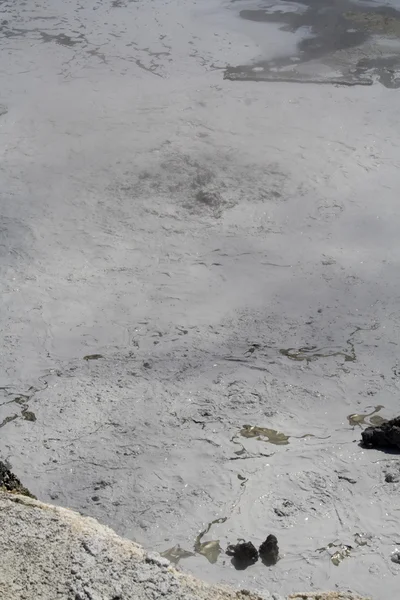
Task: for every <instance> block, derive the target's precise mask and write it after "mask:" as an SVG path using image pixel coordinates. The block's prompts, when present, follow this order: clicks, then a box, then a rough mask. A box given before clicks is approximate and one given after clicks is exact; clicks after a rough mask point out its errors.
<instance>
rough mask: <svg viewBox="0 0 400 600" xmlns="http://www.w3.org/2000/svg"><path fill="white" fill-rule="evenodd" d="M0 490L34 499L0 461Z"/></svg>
mask: <svg viewBox="0 0 400 600" xmlns="http://www.w3.org/2000/svg"><path fill="white" fill-rule="evenodd" d="M0 490H3V491H6V492H12V493H13V494H22V495H23V496H29V497H30V498H35V496H34V495H33V494H31V493H30V491H29V490H27V489H26V487H24V486H23V485H22V483H21V482H20V480H19V479H18V477H16V476H15V475H14V473H11V471H10V470H9V469H8V468H7V466H6V465H5V464H4V463H3V462H2V461H1V460H0Z"/></svg>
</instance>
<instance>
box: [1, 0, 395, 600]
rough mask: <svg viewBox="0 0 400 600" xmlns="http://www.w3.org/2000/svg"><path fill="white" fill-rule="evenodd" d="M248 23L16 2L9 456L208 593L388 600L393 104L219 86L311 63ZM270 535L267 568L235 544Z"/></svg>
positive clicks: (7, 321)
mask: <svg viewBox="0 0 400 600" xmlns="http://www.w3.org/2000/svg"><path fill="white" fill-rule="evenodd" d="M245 4H246V3H245ZM374 6H375V5H374ZM279 7H280V9H282V7H281V6H280V5H278V8H279ZM252 8H254V6H253V5H252V6H251V7H250V6H249V4H248V3H247V5H243V6H241V7H238V5H237V4H236V3H220V2H217V1H216V0H212V1H211V0H203V1H202V2H201V3H194V1H192V0H188V1H187V2H186V1H185V2H180V1H178V0H165V1H161V0H154V2H151V3H148V2H144V1H141V2H128V1H124V2H118V3H112V2H111V1H106V0H97V1H96V2H93V3H86V2H85V3H83V2H79V1H78V0H67V1H64V2H61V1H60V0H59V1H58V0H54V1H52V2H51V3H50V2H48V1H47V0H27V1H26V2H25V4H23V5H20V3H15V2H9V1H7V2H2V3H0V11H1V20H0V23H1V31H0V44H1V51H2V73H1V74H0V77H1V82H2V86H1V98H0V105H1V108H0V113H1V115H0V128H1V136H0V148H1V155H2V162H1V175H2V178H1V181H2V188H1V192H2V194H1V217H0V253H1V254H0V271H1V273H0V278H1V281H2V294H1V303H2V304H1V307H0V308H1V310H0V336H1V342H2V348H3V353H2V360H1V365H0V426H1V429H0V432H1V435H0V455H1V457H2V460H3V461H4V462H6V461H8V462H7V464H10V468H11V470H12V471H13V472H14V473H15V474H16V475H17V477H18V478H19V479H20V480H21V481H23V482H24V484H25V485H26V486H27V488H28V489H29V490H30V491H31V492H32V493H33V494H35V495H36V496H38V497H40V498H42V499H44V500H45V501H55V502H57V503H58V504H61V505H63V506H68V507H71V508H74V509H77V510H79V511H81V512H83V513H85V514H87V515H90V516H94V517H96V518H98V519H99V520H100V521H101V522H104V523H106V524H107V525H110V526H112V527H113V528H114V529H115V530H116V531H117V532H118V534H120V535H123V536H125V537H128V538H130V539H132V540H136V541H137V542H139V543H141V544H143V545H144V546H145V547H146V548H148V549H151V550H156V551H159V552H168V550H170V551H171V554H172V553H173V554H174V555H175V556H177V555H180V556H181V558H180V559H179V566H180V567H181V568H182V569H184V570H185V571H187V572H191V573H194V574H196V575H198V576H201V578H203V579H206V580H207V581H210V582H218V583H229V584H230V585H233V586H239V585H240V586H243V587H245V588H248V589H255V588H257V589H263V588H265V589H268V590H270V592H271V593H277V594H284V595H288V594H290V593H292V592H295V591H296V590H299V589H301V590H315V589H327V588H328V589H336V590H348V589H352V590H354V591H355V592H358V593H359V594H360V595H364V596H372V598H374V600H387V597H388V596H391V597H396V594H398V576H399V571H398V569H399V567H398V565H396V564H395V563H393V562H391V560H390V556H391V555H392V552H394V551H396V548H397V545H396V544H397V543H398V535H397V531H398V525H397V521H398V519H397V517H396V515H397V513H396V512H395V511H396V508H397V502H398V494H399V483H398V482H397V481H396V479H397V477H394V481H393V482H385V481H384V477H385V473H386V472H387V473H393V474H394V475H396V473H397V468H396V465H395V462H394V461H393V460H392V458H393V457H388V456H385V455H383V454H382V453H381V452H379V451H377V450H375V449H369V450H367V449H365V448H362V447H361V446H360V445H359V440H360V433H361V430H362V429H363V428H364V427H365V426H366V425H368V424H369V423H372V419H375V418H376V417H381V418H382V419H390V418H392V417H394V416H395V415H397V414H398V397H399V388H400V367H399V357H398V348H399V345H398V344H399V339H400V318H399V310H398V298H399V296H400V285H399V278H398V265H399V262H400V249H399V244H398V232H399V230H400V219H399V214H398V190H399V187H400V172H399V169H398V164H399V160H400V151H399V139H398V136H397V135H395V132H396V131H397V129H396V128H397V126H398V123H399V122H400V104H399V101H398V96H397V91H396V90H393V89H388V88H386V87H385V86H383V85H380V84H379V83H377V84H374V85H371V86H368V87H362V86H355V87H349V88H336V87H334V86H332V85H326V86H316V85H307V86H305V85H301V84H295V83H290V84H283V83H274V84H265V85H264V84H263V85H260V84H259V83H257V82H251V81H249V82H246V83H245V84H243V85H238V84H237V83H236V82H230V81H228V80H224V79H223V71H224V69H225V67H226V66H227V65H241V64H245V65H248V64H252V63H253V61H257V60H258V58H259V57H260V54H262V55H263V56H264V58H265V59H266V60H268V61H269V60H274V58H275V57H276V51H277V49H278V50H279V49H281V48H282V47H285V48H286V47H288V44H289V43H290V42H289V40H290V39H293V36H294V38H295V41H296V43H294V44H291V50H292V53H293V56H295V53H296V45H297V40H298V39H300V37H302V35H300V33H299V36H300V37H299V38H297V37H296V35H295V34H294V33H292V32H291V31H282V30H281V29H280V26H279V24H277V23H275V24H274V23H265V22H251V21H250V20H248V19H243V18H240V16H239V13H238V10H242V9H243V10H244V9H246V10H251V9H252ZM393 9H395V10H398V7H397V8H396V6H395V5H393ZM346 10H347V9H346ZM349 10H350V9H349ZM286 12H287V11H286ZM353 12H354V11H353ZM356 12H357V11H356ZM365 12H368V10H367V9H366V8H365V7H363V13H365ZM372 14H374V11H372ZM254 27H257V28H258V29H257V33H255V29H254ZM353 27H354V28H355V29H357V28H358V27H359V25H354V24H353ZM379 27H381V25H379ZM391 27H393V24H392V25H391ZM267 31H268V35H266V32H267ZM43 34H46V35H43ZM373 37H374V39H375V37H376V36H373ZM72 42H74V43H72ZM366 43H367V44H370V43H372V42H371V40H369V41H367V42H366ZM374 43H375V42H374ZM391 43H393V44H394V45H396V43H397V41H396V39H394V41H392V42H391ZM354 51H355V50H354V49H353V48H352V49H351V52H354ZM346 52H347V50H346ZM363 53H364V58H367V59H369V58H370V57H371V56H372V57H374V56H375V54H373V53H372V54H371V53H369V51H368V48H367V47H363ZM318 60H319V59H318ZM100 356H101V358H100ZM378 406H380V407H381V408H380V409H379V414H372V413H375V411H376V407H378ZM33 416H34V418H33ZM350 416H351V419H349V417H350ZM27 417H28V418H27ZM35 419H36V420H35ZM245 425H247V427H245ZM242 431H243V433H245V434H246V435H242V434H241V432H242ZM256 433H257V434H256ZM254 434H256V435H254ZM283 441H284V442H285V443H281V442H283ZM212 523H213V524H212ZM208 524H212V526H211V528H210V529H209V530H208V532H207V533H206V534H204V535H203V537H202V538H201V541H198V536H199V535H200V534H201V533H203V532H205V531H206V530H207V528H208ZM268 531H273V532H274V533H275V534H276V536H277V538H278V539H279V547H280V554H281V557H280V560H279V561H278V562H277V564H276V565H274V566H273V567H271V568H269V567H268V568H266V567H265V565H263V564H262V563H261V561H258V562H257V563H256V564H255V565H252V567H251V569H250V568H249V569H246V570H245V571H240V572H239V571H236V570H235V569H234V568H233V567H232V565H231V563H230V559H228V558H227V557H226V556H224V553H223V552H219V548H226V547H227V545H228V543H229V542H232V541H233V540H238V539H246V540H249V539H251V540H252V542H253V543H254V545H255V546H256V547H259V546H260V544H261V543H262V542H263V541H264V539H265V534H266V532H268ZM360 535H363V536H365V539H366V544H365V545H358V544H355V542H354V539H355V536H360ZM197 541H198V543H196V542H197ZM347 546H352V548H353V550H352V551H351V555H350V556H348V557H346V558H344V559H343V560H342V561H341V562H340V564H339V566H335V565H334V564H333V563H332V560H331V558H332V555H333V554H334V553H335V552H336V551H337V548H344V547H347ZM174 548H175V551H174V552H173V550H172V549H174ZM177 548H180V551H178V550H177ZM321 548H323V549H324V550H323V551H322V552H320V551H318V549H321ZM335 548H336V550H335ZM182 554H183V555H182ZM210 558H211V560H210Z"/></svg>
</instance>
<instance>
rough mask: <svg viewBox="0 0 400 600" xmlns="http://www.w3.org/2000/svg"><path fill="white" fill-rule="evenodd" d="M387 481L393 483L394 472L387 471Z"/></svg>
mask: <svg viewBox="0 0 400 600" xmlns="http://www.w3.org/2000/svg"><path fill="white" fill-rule="evenodd" d="M385 481H386V483H393V482H394V476H393V475H392V473H386V475H385Z"/></svg>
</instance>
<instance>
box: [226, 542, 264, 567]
mask: <svg viewBox="0 0 400 600" xmlns="http://www.w3.org/2000/svg"><path fill="white" fill-rule="evenodd" d="M226 553H227V554H228V556H232V557H233V561H232V562H233V564H234V566H235V567H236V568H237V569H245V568H246V567H248V566H249V565H253V564H254V563H256V562H257V561H258V552H257V548H256V547H255V546H254V544H252V543H251V542H241V543H239V544H230V545H229V546H228V548H227V549H226Z"/></svg>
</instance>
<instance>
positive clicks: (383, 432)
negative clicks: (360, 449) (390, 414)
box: [361, 417, 400, 451]
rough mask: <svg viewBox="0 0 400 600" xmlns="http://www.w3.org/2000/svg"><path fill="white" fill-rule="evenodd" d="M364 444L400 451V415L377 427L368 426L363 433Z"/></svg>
mask: <svg viewBox="0 0 400 600" xmlns="http://www.w3.org/2000/svg"><path fill="white" fill-rule="evenodd" d="M361 437H362V441H363V444H364V446H367V447H368V448H386V449H395V450H398V451H400V417H396V418H395V419H391V420H390V421H386V423H382V425H379V426H377V427H375V426H371V427H367V428H366V429H365V430H364V431H363V432H362V434H361Z"/></svg>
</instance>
